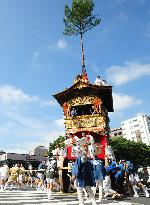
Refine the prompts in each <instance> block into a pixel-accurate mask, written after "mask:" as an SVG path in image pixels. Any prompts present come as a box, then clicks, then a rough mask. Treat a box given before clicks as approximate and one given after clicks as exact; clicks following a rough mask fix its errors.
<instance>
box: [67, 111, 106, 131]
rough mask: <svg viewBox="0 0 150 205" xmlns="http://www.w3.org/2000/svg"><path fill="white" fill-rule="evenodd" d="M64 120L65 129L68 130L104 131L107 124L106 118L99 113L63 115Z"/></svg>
mask: <svg viewBox="0 0 150 205" xmlns="http://www.w3.org/2000/svg"><path fill="white" fill-rule="evenodd" d="M64 120H65V127H66V131H69V132H70V131H71V130H72V132H80V131H105V128H106V125H107V124H108V122H107V121H108V119H106V118H105V117H104V116H102V115H99V114H95V115H81V116H75V117H65V118H64Z"/></svg>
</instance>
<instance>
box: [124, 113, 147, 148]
mask: <svg viewBox="0 0 150 205" xmlns="http://www.w3.org/2000/svg"><path fill="white" fill-rule="evenodd" d="M121 126H122V134H123V137H124V138H126V139H127V140H131V141H135V142H143V143H145V144H146V145H148V146H150V116H148V115H144V114H139V115H137V116H135V117H133V118H130V119H128V120H125V121H122V122H121Z"/></svg>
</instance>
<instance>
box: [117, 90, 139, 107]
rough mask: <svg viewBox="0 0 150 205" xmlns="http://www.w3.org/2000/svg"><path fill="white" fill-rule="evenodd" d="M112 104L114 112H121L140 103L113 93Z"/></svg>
mask: <svg viewBox="0 0 150 205" xmlns="http://www.w3.org/2000/svg"><path fill="white" fill-rule="evenodd" d="M113 103H114V110H115V111H121V110H124V109H127V108H129V107H132V106H135V105H139V104H141V103H142V101H141V100H138V99H135V98H134V97H132V96H129V95H125V94H122V93H113Z"/></svg>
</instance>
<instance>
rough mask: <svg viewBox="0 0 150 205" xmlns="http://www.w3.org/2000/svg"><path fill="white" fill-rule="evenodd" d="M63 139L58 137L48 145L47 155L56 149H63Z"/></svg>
mask: <svg viewBox="0 0 150 205" xmlns="http://www.w3.org/2000/svg"><path fill="white" fill-rule="evenodd" d="M64 141H65V137H64V136H59V137H58V138H57V139H56V140H54V142H53V143H50V144H49V154H51V153H52V150H54V149H56V148H57V147H59V148H61V147H65V143H64Z"/></svg>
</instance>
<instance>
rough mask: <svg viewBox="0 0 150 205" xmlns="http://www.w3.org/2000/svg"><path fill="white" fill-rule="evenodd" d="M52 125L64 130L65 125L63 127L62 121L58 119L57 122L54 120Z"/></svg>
mask: <svg viewBox="0 0 150 205" xmlns="http://www.w3.org/2000/svg"><path fill="white" fill-rule="evenodd" d="M54 123H55V124H56V125H57V126H58V127H60V128H65V125H64V119H63V118H62V119H58V120H55V121H54Z"/></svg>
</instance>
